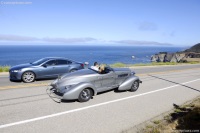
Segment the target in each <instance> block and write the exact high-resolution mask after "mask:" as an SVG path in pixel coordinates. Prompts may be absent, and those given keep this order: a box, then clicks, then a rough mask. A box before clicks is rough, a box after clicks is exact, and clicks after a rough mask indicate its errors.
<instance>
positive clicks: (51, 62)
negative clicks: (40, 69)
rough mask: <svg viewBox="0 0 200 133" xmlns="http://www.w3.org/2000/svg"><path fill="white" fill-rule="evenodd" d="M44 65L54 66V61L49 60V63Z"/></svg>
mask: <svg viewBox="0 0 200 133" xmlns="http://www.w3.org/2000/svg"><path fill="white" fill-rule="evenodd" d="M45 64H46V66H55V65H56V60H50V61H48V62H46V63H45Z"/></svg>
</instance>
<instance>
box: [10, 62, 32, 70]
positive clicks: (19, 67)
mask: <svg viewBox="0 0 200 133" xmlns="http://www.w3.org/2000/svg"><path fill="white" fill-rule="evenodd" d="M30 66H33V65H32V64H30V63H26V64H21V65H17V66H13V67H11V68H10V70H20V69H22V68H27V67H30Z"/></svg>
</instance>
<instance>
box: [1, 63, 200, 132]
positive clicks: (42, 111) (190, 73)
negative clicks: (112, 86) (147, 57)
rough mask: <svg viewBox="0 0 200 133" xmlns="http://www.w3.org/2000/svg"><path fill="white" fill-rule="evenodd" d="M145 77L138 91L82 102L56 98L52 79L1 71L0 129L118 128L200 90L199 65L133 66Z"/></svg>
mask: <svg viewBox="0 0 200 133" xmlns="http://www.w3.org/2000/svg"><path fill="white" fill-rule="evenodd" d="M133 69H134V70H135V72H136V73H137V75H138V76H139V77H140V78H141V80H142V81H143V83H142V84H141V86H140V88H139V89H138V91H136V92H129V91H127V92H120V93H119V92H115V91H109V92H106V93H102V94H99V95H97V96H95V97H94V98H93V99H91V100H90V101H89V102H86V103H79V102H76V101H64V102H62V103H56V102H54V101H53V100H52V99H50V98H49V97H48V95H47V94H46V86H45V84H48V83H49V82H51V80H45V81H36V82H34V83H31V84H25V83H21V82H14V83H13V82H10V81H9V80H8V76H7V75H0V132H1V133H4V132H5V133H13V132H15V133H29V132H30V133H36V132H37V133H38V132H42V133H43V132H48V133H55V132H56V133H60V132H70V133H94V132H95V133H96V132H97V133H118V132H122V131H125V130H126V129H129V128H131V127H133V126H135V125H138V124H140V123H142V122H144V121H146V120H149V119H151V118H153V117H155V116H157V115H159V114H161V113H163V112H166V111H168V110H170V109H172V108H173V104H178V105H179V104H183V103H184V102H186V101H188V100H191V99H193V98H195V97H197V96H200V65H184V66H167V67H139V68H133Z"/></svg>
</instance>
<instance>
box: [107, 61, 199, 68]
mask: <svg viewBox="0 0 200 133" xmlns="http://www.w3.org/2000/svg"><path fill="white" fill-rule="evenodd" d="M182 64H199V62H194V61H193V62H187V63H176V62H152V63H141V64H124V63H121V62H118V63H114V64H111V65H110V66H111V67H134V66H162V65H182Z"/></svg>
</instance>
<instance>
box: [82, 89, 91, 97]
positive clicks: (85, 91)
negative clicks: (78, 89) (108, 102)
mask: <svg viewBox="0 0 200 133" xmlns="http://www.w3.org/2000/svg"><path fill="white" fill-rule="evenodd" d="M81 97H82V98H83V99H88V98H89V97H90V91H89V90H83V91H82V94H81Z"/></svg>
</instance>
